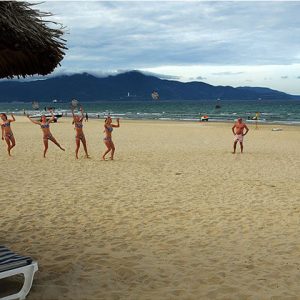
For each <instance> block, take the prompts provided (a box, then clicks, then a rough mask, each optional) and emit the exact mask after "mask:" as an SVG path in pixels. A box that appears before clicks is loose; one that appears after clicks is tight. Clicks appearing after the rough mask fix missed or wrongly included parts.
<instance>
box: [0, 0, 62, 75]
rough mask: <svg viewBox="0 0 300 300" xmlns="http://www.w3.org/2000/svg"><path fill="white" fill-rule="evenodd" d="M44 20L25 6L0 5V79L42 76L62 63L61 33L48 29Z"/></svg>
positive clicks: (14, 3) (38, 13)
mask: <svg viewBox="0 0 300 300" xmlns="http://www.w3.org/2000/svg"><path fill="white" fill-rule="evenodd" d="M48 16H51V14H50V13H42V12H40V11H38V10H35V9H33V8H32V4H29V3H27V2H17V1H0V78H4V77H8V78H12V77H13V76H22V77H25V76H27V75H34V74H40V75H46V74H49V73H51V72H52V71H53V70H54V69H55V67H56V66H57V65H58V64H59V62H60V61H61V60H62V59H63V56H64V54H65V53H64V50H65V49H67V48H66V47H65V40H64V39H62V38H61V37H62V35H63V30H62V28H61V27H60V28H59V29H54V28H50V27H48V26H47V25H46V24H47V23H52V24H53V23H54V22H49V21H45V20H42V17H48ZM54 24H57V23H54Z"/></svg>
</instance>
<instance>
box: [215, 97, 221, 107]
mask: <svg viewBox="0 0 300 300" xmlns="http://www.w3.org/2000/svg"><path fill="white" fill-rule="evenodd" d="M219 108H221V100H220V99H217V102H216V105H215V109H219Z"/></svg>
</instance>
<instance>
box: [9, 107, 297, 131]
mask: <svg viewBox="0 0 300 300" xmlns="http://www.w3.org/2000/svg"><path fill="white" fill-rule="evenodd" d="M58 112H59V111H58ZM87 113H88V114H89V112H87ZM90 114H94V113H90ZM14 115H15V116H18V117H24V118H26V116H25V115H24V114H23V113H14ZM110 116H111V117H112V119H113V120H115V119H116V118H119V119H120V121H122V120H124V121H135V122H139V121H141V122H174V123H176V122H178V123H184V122H186V123H199V124H234V123H235V122H236V120H215V119H214V120H209V121H207V122H206V121H199V120H197V119H194V120H192V119H171V118H165V119H163V118H158V119H150V118H149V119H147V118H140V119H135V118H123V117H122V116H119V115H118V114H110ZM62 118H72V115H71V113H68V115H63V117H61V118H59V119H58V122H59V120H60V119H62ZM104 118H105V116H100V118H97V117H95V116H92V115H89V120H99V121H101V120H104ZM243 122H244V123H245V124H246V125H247V126H255V122H254V121H252V120H251V122H247V119H243ZM272 125H278V126H293V127H298V126H300V121H295V122H288V123H286V122H284V121H282V122H280V121H274V122H258V126H259V127H260V126H272Z"/></svg>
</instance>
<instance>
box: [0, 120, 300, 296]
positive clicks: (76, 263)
mask: <svg viewBox="0 0 300 300" xmlns="http://www.w3.org/2000/svg"><path fill="white" fill-rule="evenodd" d="M16 118H17V122H15V123H13V124H12V128H13V131H14V135H15V137H16V140H17V146H16V148H15V149H13V151H12V153H13V157H11V158H9V157H8V156H7V153H6V149H5V148H6V147H5V143H4V142H3V143H2V145H1V147H0V163H1V167H2V172H1V182H0V193H1V201H0V244H4V245H6V246H8V247H9V248H11V249H13V250H14V251H16V252H19V253H21V254H24V255H25V254H27V255H31V256H32V257H33V258H34V259H36V260H37V261H38V263H39V272H38V273H36V275H35V278H34V283H33V287H32V289H31V292H30V294H29V296H28V300H43V299H46V300H50V299H51V300H52V299H70V300H71V299H72V300H77V299H78V300H79V299H80V300H82V299H88V300H90V299H95V300H96V299H97V300H98V299H180V300H181V299H230V300H232V299H238V300H243V299H255V300H256V299H273V300H274V299H299V297H300V284H299V283H300V235H299V225H300V224H299V223H300V181H299V175H300V128H299V127H289V126H281V127H282V128H283V131H278V132H273V131H272V130H271V129H272V127H275V126H269V125H265V126H260V128H259V129H258V130H255V129H254V126H253V125H250V126H249V127H250V132H249V134H248V135H247V136H246V138H245V153H244V154H243V155H241V154H239V153H238V154H236V155H233V154H231V151H232V142H233V135H232V132H231V127H232V124H213V123H209V122H208V123H201V124H200V123H186V122H159V121H153V122H150V121H122V120H121V127H120V128H118V129H115V130H114V132H113V139H114V141H115V144H116V155H115V161H101V154H102V153H103V151H104V149H105V147H104V144H103V142H102V137H103V121H102V120H90V121H89V122H88V123H85V124H84V125H85V126H84V131H85V134H86V138H87V141H88V148H89V152H90V155H91V159H85V158H84V153H83V149H81V150H80V156H81V157H80V159H79V160H76V159H75V153H74V151H75V140H74V135H75V133H74V130H73V126H72V125H71V120H70V119H62V120H60V121H59V123H57V124H52V126H51V129H52V133H53V135H54V136H55V137H56V138H57V140H58V141H59V142H61V144H62V145H63V146H65V147H66V152H62V151H61V150H59V149H58V148H57V147H56V146H54V145H53V144H51V145H50V147H49V152H48V155H47V158H46V159H44V158H43V157H42V149H43V146H42V132H41V130H40V128H39V126H37V125H34V124H32V123H30V122H29V121H28V120H26V119H25V118H23V117H16ZM238 150H239V149H238ZM0 289H1V285H0ZM2 290H3V285H2Z"/></svg>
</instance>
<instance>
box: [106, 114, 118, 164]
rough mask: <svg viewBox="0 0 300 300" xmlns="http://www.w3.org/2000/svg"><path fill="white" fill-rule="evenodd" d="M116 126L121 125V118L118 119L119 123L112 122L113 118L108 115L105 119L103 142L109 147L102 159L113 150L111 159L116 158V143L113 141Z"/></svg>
mask: <svg viewBox="0 0 300 300" xmlns="http://www.w3.org/2000/svg"><path fill="white" fill-rule="evenodd" d="M114 127H120V120H119V118H118V119H117V124H116V125H115V124H112V119H111V117H109V116H108V117H107V118H106V119H105V121H104V133H105V137H104V139H103V142H104V144H105V146H106V147H107V150H106V151H105V152H104V154H103V156H102V159H103V160H105V155H106V154H108V153H109V152H110V151H111V155H110V159H111V160H113V159H114V154H115V145H114V143H113V141H112V136H111V134H112V131H113V128H114Z"/></svg>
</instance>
